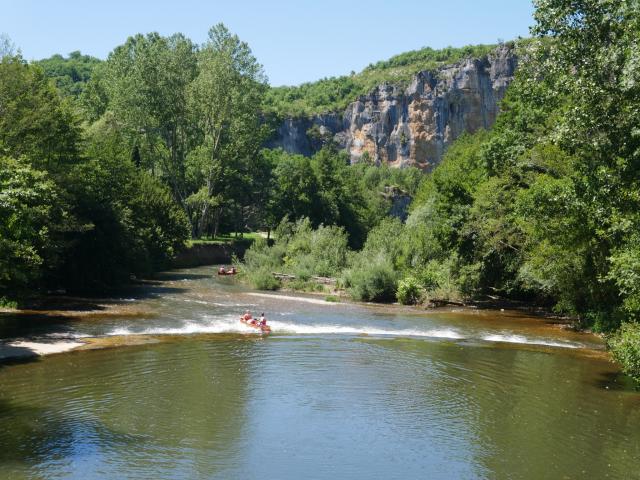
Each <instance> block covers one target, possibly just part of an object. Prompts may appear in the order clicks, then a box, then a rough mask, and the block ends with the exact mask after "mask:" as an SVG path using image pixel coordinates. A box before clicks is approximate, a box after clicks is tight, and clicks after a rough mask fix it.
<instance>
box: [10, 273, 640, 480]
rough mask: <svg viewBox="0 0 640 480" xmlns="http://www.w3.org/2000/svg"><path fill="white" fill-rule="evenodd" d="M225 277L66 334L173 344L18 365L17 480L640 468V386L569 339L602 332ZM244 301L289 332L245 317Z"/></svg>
mask: <svg viewBox="0 0 640 480" xmlns="http://www.w3.org/2000/svg"><path fill="white" fill-rule="evenodd" d="M206 272H208V270H204V269H196V270H193V271H185V272H177V273H174V274H171V275H168V276H165V277H164V278H163V280H162V282H161V283H158V284H156V285H151V286H150V287H149V288H150V289H151V290H152V292H150V293H149V294H146V297H145V299H144V300H142V301H134V300H135V298H133V297H132V298H124V297H123V299H122V305H123V307H122V311H121V312H122V314H121V315H120V316H118V315H106V316H98V317H91V318H85V319H82V318H73V319H64V320H63V321H61V322H60V323H55V322H54V323H53V324H51V325H48V326H47V328H49V329H50V330H49V333H51V331H53V332H55V333H60V334H65V335H67V334H68V335H76V334H77V335H89V334H91V335H99V336H101V337H102V341H103V342H104V343H105V344H106V343H108V342H107V341H108V340H109V339H114V340H113V343H118V342H121V343H127V339H131V338H147V339H150V340H152V341H155V342H157V343H153V344H151V343H147V344H144V345H137V346H129V347H127V348H114V349H109V350H98V351H86V352H82V351H78V352H72V353H69V354H61V355H57V356H52V357H49V358H44V359H41V360H39V361H34V362H30V363H25V364H19V365H11V366H7V367H5V368H3V369H0V424H1V425H2V428H3V431H2V434H1V435H0V479H3V478H12V479H13V478H21V477H24V478H41V477H45V478H82V479H85V478H100V477H102V478H123V477H129V478H220V479H229V478H278V479H299V478H318V479H334V478H373V479H375V478H381V479H382V478H384V479H390V478H403V479H404V478H430V479H438V478H447V479H448V478H457V479H458V478H460V479H466V478H469V479H477V478H487V479H494V478H514V479H515V478H522V479H532V480H534V479H535V480H537V479H539V478H565V477H566V478H580V477H583V476H586V475H589V476H591V477H593V478H606V477H607V476H609V477H610V478H634V475H635V476H636V477H638V475H639V474H638V470H637V459H638V458H640V450H639V449H640V394H638V393H637V392H635V391H633V389H631V388H628V387H629V385H628V384H627V385H626V386H625V384H624V381H623V382H620V380H619V379H618V377H617V374H616V370H615V368H614V366H612V365H611V364H610V363H608V362H607V361H606V360H603V358H601V353H599V352H598V351H597V350H596V351H594V350H589V349H584V348H557V347H554V346H550V344H551V343H552V342H555V343H557V344H558V345H559V346H560V347H567V346H580V347H585V346H586V347H588V348H596V349H597V348H599V347H600V343H599V341H598V340H597V339H594V338H593V337H588V336H585V335H580V334H577V333H575V332H565V331H560V330H558V329H557V328H556V327H555V326H553V325H545V324H541V323H540V322H536V321H535V320H532V319H527V318H526V317H522V316H518V315H505V316H504V318H502V319H500V318H498V317H500V315H499V314H497V315H496V316H495V317H492V316H491V315H490V314H488V313H487V312H481V313H479V314H467V313H465V314H440V313H438V314H427V315H424V314H422V315H416V314H415V313H414V312H411V311H404V312H400V313H398V310H391V309H387V308H378V307H363V306H359V305H340V306H335V305H328V304H322V303H321V302H320V303H318V302H299V301H290V300H284V299H282V298H280V297H262V296H255V295H252V294H251V292H246V291H244V290H243V289H242V287H240V286H238V285H236V284H234V282H233V280H229V279H222V280H220V279H217V278H215V277H211V276H210V275H209V273H206ZM153 292H155V293H153ZM158 292H161V293H158ZM129 300H131V301H129ZM127 305H130V306H129V307H128V306H127ZM244 308H250V309H252V310H260V311H262V310H265V311H267V312H269V315H270V319H271V320H272V324H273V326H274V333H273V334H272V335H271V336H269V337H260V336H259V335H257V334H256V333H255V332H254V331H251V330H250V329H248V327H244V326H242V325H241V324H239V322H238V321H237V320H236V318H237V312H238V311H239V310H243V309H244ZM134 313H135V315H134ZM38 321H40V320H38ZM44 323H46V322H44ZM133 334H135V335H133ZM43 335H47V332H46V331H45V332H43ZM111 335H115V336H113V337H112V336H111ZM490 335H502V337H500V338H503V339H506V340H509V338H511V339H512V340H513V342H511V343H509V342H508V341H503V342H492V341H487V340H486V337H488V336H490ZM534 341H542V342H546V343H547V345H541V344H535V343H532V342H534ZM517 342H520V343H517ZM522 342H530V343H522ZM130 343H131V342H130ZM594 352H595V353H594ZM612 385H616V386H617V387H618V388H612V387H611V386H612ZM607 387H609V388H607ZM582 472H586V473H582Z"/></svg>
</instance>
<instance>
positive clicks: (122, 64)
mask: <svg viewBox="0 0 640 480" xmlns="http://www.w3.org/2000/svg"><path fill="white" fill-rule="evenodd" d="M196 71H197V64H196V55H195V47H194V45H193V44H192V42H191V41H190V40H189V39H187V38H185V37H184V36H183V35H181V34H175V35H172V36H170V37H162V36H160V35H159V34H157V33H150V34H148V35H146V36H143V35H140V34H138V35H136V36H134V37H130V38H129V39H128V40H127V41H126V43H125V44H124V45H121V46H119V47H117V48H116V49H115V50H114V51H113V52H112V53H111V54H110V55H109V58H108V60H107V64H106V66H105V69H104V71H102V72H100V75H99V78H98V80H97V81H100V82H101V83H102V86H101V88H96V87H90V90H91V91H92V92H94V93H95V92H96V91H97V92H100V91H101V90H102V89H103V90H104V92H105V94H106V97H107V99H108V108H109V109H110V110H112V111H113V112H114V114H115V116H116V118H117V119H118V120H119V121H120V122H122V123H123V124H124V126H125V127H126V128H127V130H128V139H129V142H130V148H131V150H132V151H133V150H134V148H135V147H138V151H139V153H140V154H141V155H142V160H143V164H144V165H145V166H146V167H149V168H151V169H153V170H154V171H155V172H156V173H157V174H158V175H160V176H161V177H162V178H164V179H165V181H166V182H167V183H168V184H169V185H170V186H171V190H172V192H173V195H174V198H175V199H176V200H177V201H178V202H179V203H181V204H182V205H185V200H186V197H187V191H186V184H185V170H184V159H185V157H186V154H187V152H188V150H189V142H190V140H191V138H192V136H191V135H190V129H191V123H190V121H189V118H188V115H187V96H186V92H187V85H189V83H190V82H191V81H192V80H193V78H194V77H195V75H196Z"/></svg>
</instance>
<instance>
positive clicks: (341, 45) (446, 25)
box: [0, 0, 533, 85]
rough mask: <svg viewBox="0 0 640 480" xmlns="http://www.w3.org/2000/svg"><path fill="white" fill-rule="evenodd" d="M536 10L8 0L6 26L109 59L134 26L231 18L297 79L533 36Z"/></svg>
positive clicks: (274, 70)
mask: <svg viewBox="0 0 640 480" xmlns="http://www.w3.org/2000/svg"><path fill="white" fill-rule="evenodd" d="M532 13H533V7H532V4H531V1H530V0H475V1H474V0H395V1H392V0H367V1H360V0H353V1H350V0H342V1H339V0H318V1H310V0H297V1H295V0H274V1H259V0H251V1H241V0H236V1H235V2H232V1H219V0H209V1H196V0H180V1H178V0H174V1H164V0H155V1H150V0H141V1H136V0H128V1H124V0H109V1H95V2H91V1H89V0H84V1H78V0H58V1H48V0H40V1H36V0H0V32H4V33H7V34H8V35H9V36H10V37H11V39H12V40H13V42H14V43H15V44H16V45H17V46H18V47H20V49H21V50H22V54H23V56H24V57H25V58H27V59H29V60H32V59H39V58H44V57H48V56H50V55H52V54H54V53H62V54H67V53H69V52H71V51H73V50H81V51H82V52H83V53H86V54H90V55H94V56H96V57H99V58H106V56H107V55H108V53H109V52H110V51H111V50H112V49H113V48H114V47H115V46H117V45H120V44H121V43H123V42H124V41H125V40H126V38H127V37H128V36H130V35H133V34H135V33H147V32H151V31H157V32H160V33H161V34H163V35H169V34H171V33H175V32H182V33H184V34H185V35H186V36H187V37H189V38H191V39H192V40H193V41H194V42H196V43H201V42H203V41H204V40H205V38H206V35H207V31H208V29H209V27H211V26H212V25H214V24H216V23H218V22H223V23H225V24H226V25H227V27H228V28H229V29H230V30H231V31H233V32H234V33H237V34H238V35H239V36H240V38H241V39H243V40H245V41H247V42H248V43H249V45H250V46H251V48H252V50H253V52H254V54H255V55H256V57H257V58H258V60H259V61H260V62H261V63H262V64H263V65H264V67H265V71H266V73H267V75H268V76H269V80H270V83H271V84H272V85H285V84H286V85H292V84H299V83H302V82H305V81H312V80H317V79H319V78H322V77H329V76H336V75H344V74H348V73H349V72H350V71H351V70H355V71H360V70H362V68H364V67H365V66H366V65H368V64H369V63H372V62H376V61H378V60H384V59H387V58H389V57H391V56H392V55H395V54H398V53H402V52H405V51H407V50H415V49H418V48H421V47H424V46H429V47H433V48H441V47H445V46H447V45H452V46H462V45H467V44H477V43H495V42H496V41H497V40H498V39H503V40H510V39H513V38H516V37H518V36H527V35H528V31H529V27H530V26H531V24H532V23H533V20H532Z"/></svg>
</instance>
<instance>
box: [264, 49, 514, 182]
mask: <svg viewBox="0 0 640 480" xmlns="http://www.w3.org/2000/svg"><path fill="white" fill-rule="evenodd" d="M516 66H517V57H516V56H515V54H514V52H513V50H512V49H511V48H508V47H506V46H501V47H499V48H497V49H496V50H494V51H493V52H492V53H491V54H490V55H488V56H487V57H486V58H481V59H468V60H465V61H463V62H461V63H459V64H456V65H452V66H448V67H443V68H440V69H438V70H436V71H423V72H420V73H418V74H417V75H415V77H414V78H413V80H412V81H411V83H410V85H409V86H408V87H407V88H406V89H402V88H400V87H399V86H396V85H390V84H384V85H380V86H378V87H377V88H375V89H374V90H373V91H372V92H371V93H369V94H368V95H365V96H362V97H360V98H358V99H357V100H356V101H355V102H353V103H352V104H350V105H349V107H347V110H346V111H345V112H344V113H343V114H342V115H339V114H335V113H332V114H325V115H316V116H315V117H312V118H288V119H286V120H285V121H284V122H283V123H282V124H281V125H280V126H279V128H278V130H277V134H276V137H275V138H274V139H273V141H272V142H271V144H270V146H271V147H281V148H283V149H284V150H286V151H288V152H290V153H300V154H303V155H311V154H313V153H314V152H315V151H317V150H318V149H319V148H320V147H321V146H322V143H323V142H324V141H326V140H327V139H329V138H332V139H333V141H335V142H336V143H337V144H338V145H339V146H340V147H342V148H344V149H346V150H347V151H348V152H349V155H350V157H351V161H352V162H354V163H355V162H358V161H362V160H363V159H367V158H368V159H369V161H372V162H375V163H376V164H381V163H387V164H390V165H393V166H399V167H403V166H408V165H415V166H418V167H420V168H422V169H425V170H428V169H430V168H431V167H433V166H434V165H436V164H437V163H438V162H439V161H440V160H441V158H442V155H443V153H444V150H445V148H446V146H447V145H448V144H450V143H451V142H453V141H454V140H455V139H456V138H457V137H458V136H460V135H461V134H462V133H463V132H471V133H473V132H475V131H477V130H479V129H481V128H489V127H491V125H493V123H494V122H495V119H496V116H497V114H498V108H499V103H500V100H502V98H503V97H504V94H505V91H506V88H507V86H508V85H509V83H510V82H511V81H512V80H513V75H514V72H515V69H516Z"/></svg>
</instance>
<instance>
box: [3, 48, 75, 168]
mask: <svg viewBox="0 0 640 480" xmlns="http://www.w3.org/2000/svg"><path fill="white" fill-rule="evenodd" d="M0 105H1V107H0V108H1V110H0V152H1V153H2V154H4V155H8V156H11V157H14V158H18V157H21V156H24V157H26V158H28V159H29V161H31V162H32V163H33V165H34V166H35V167H36V168H37V169H44V170H49V171H55V170H60V169H61V168H64V166H65V165H68V164H70V163H72V162H75V161H76V160H77V158H78V143H79V140H80V127H79V122H78V120H77V119H76V117H75V116H74V114H73V109H72V108H71V105H70V104H69V102H68V101H66V100H63V99H61V98H60V95H59V94H58V92H57V90H56V88H55V87H54V86H53V85H51V83H50V82H49V79H48V78H47V77H46V76H45V74H44V72H43V71H42V69H41V68H40V67H38V66H33V65H28V64H27V63H25V62H24V61H23V59H22V57H20V56H15V57H11V56H5V57H3V58H2V60H1V61H0Z"/></svg>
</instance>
